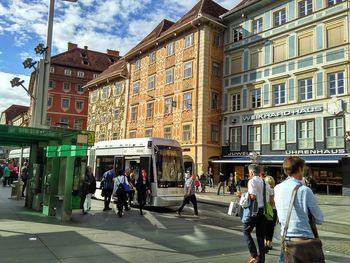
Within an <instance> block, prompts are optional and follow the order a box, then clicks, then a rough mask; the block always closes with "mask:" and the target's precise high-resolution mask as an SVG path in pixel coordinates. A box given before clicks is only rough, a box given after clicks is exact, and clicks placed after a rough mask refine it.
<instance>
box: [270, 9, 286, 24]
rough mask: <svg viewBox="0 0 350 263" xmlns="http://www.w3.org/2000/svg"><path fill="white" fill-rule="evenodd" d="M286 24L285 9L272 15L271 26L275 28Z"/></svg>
mask: <svg viewBox="0 0 350 263" xmlns="http://www.w3.org/2000/svg"><path fill="white" fill-rule="evenodd" d="M285 23H286V9H281V10H279V11H277V12H275V13H273V26H274V27H277V26H280V25H283V24H285Z"/></svg>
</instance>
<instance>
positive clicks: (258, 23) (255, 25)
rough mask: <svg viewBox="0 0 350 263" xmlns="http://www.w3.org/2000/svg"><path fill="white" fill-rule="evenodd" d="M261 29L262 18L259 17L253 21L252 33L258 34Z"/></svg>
mask: <svg viewBox="0 0 350 263" xmlns="http://www.w3.org/2000/svg"><path fill="white" fill-rule="evenodd" d="M262 31H263V19H262V18H259V19H257V20H254V21H253V34H258V33H260V32H262Z"/></svg>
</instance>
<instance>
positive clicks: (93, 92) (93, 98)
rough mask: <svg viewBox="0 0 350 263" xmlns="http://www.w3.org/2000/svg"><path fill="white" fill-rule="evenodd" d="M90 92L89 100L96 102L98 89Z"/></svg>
mask: <svg viewBox="0 0 350 263" xmlns="http://www.w3.org/2000/svg"><path fill="white" fill-rule="evenodd" d="M90 94H91V95H90V96H91V102H96V101H97V100H98V90H94V91H92V92H91V93H90Z"/></svg>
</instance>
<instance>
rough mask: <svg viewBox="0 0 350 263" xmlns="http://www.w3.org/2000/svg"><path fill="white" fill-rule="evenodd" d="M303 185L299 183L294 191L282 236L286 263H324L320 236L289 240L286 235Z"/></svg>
mask: <svg viewBox="0 0 350 263" xmlns="http://www.w3.org/2000/svg"><path fill="white" fill-rule="evenodd" d="M300 186H301V185H297V186H296V187H295V188H294V189H293V192H292V197H291V200H290V203H289V207H288V213H287V218H286V225H285V227H284V231H283V236H282V249H283V252H284V262H285V263H324V262H325V257H324V254H323V250H322V242H321V240H320V239H319V238H316V236H315V238H310V239H302V238H301V239H300V240H298V241H293V240H288V238H287V237H286V235H287V231H288V226H289V221H290V217H291V214H292V208H293V205H294V201H295V197H296V194H297V191H298V189H299V187H300Z"/></svg>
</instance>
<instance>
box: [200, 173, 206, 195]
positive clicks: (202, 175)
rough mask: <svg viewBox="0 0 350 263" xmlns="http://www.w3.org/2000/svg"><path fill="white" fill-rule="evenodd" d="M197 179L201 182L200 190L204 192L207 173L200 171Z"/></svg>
mask: <svg viewBox="0 0 350 263" xmlns="http://www.w3.org/2000/svg"><path fill="white" fill-rule="evenodd" d="M199 181H200V182H201V188H202V190H201V192H202V193H205V185H206V184H207V175H206V174H205V173H204V172H202V174H201V176H200V178H199Z"/></svg>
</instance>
